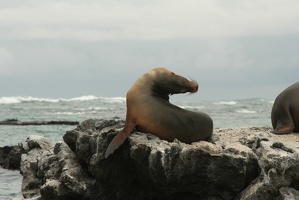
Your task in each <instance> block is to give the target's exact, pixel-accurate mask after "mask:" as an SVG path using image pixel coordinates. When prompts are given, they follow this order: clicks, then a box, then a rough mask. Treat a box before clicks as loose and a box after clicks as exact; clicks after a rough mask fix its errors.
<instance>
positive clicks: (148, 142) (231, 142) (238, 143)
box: [21, 119, 299, 200]
mask: <svg viewBox="0 0 299 200" xmlns="http://www.w3.org/2000/svg"><path fill="white" fill-rule="evenodd" d="M123 126H124V121H117V120H108V121H107V120H96V119H90V120H86V121H84V122H82V123H81V124H80V125H79V126H78V127H77V128H76V129H74V130H72V131H68V132H67V133H66V134H65V135H64V137H63V139H64V142H65V143H64V142H60V143H57V144H56V145H55V148H52V147H51V146H48V145H47V142H43V143H42V144H43V145H41V140H39V139H37V140H38V141H39V142H37V143H38V144H39V145H32V143H33V144H35V142H34V141H27V142H25V143H24V144H23V147H24V149H26V148H27V153H26V154H25V155H23V157H22V165H21V169H22V172H23V176H24V180H23V190H22V191H23V195H24V196H25V198H41V199H103V200H110V199H112V200H117V199H124V200H125V199H130V200H135V199H138V200H139V199H141V200H142V199H144V200H145V199H158V200H159V199H161V200H162V199H163V200H175V199H187V200H188V199H190V200H192V199H210V200H218V199H219V200H220V199H291V198H293V199H296V198H299V196H298V190H299V171H298V170H299V157H298V156H299V139H298V134H288V135H280V136H278V135H273V134H271V133H270V129H269V128H254V127H253V128H226V129H217V130H215V131H214V134H213V137H212V138H211V140H210V141H200V142H195V143H192V144H184V143H181V142H179V141H177V140H175V141H174V142H167V141H164V140H160V139H159V138H157V137H156V136H153V135H151V134H146V133H139V132H134V133H132V134H131V135H130V136H129V138H128V139H127V140H126V141H125V142H124V143H123V144H122V145H121V146H120V148H119V149H117V150H116V151H115V152H114V153H113V154H112V155H110V156H109V157H108V158H107V159H105V158H104V153H105V150H106V148H107V146H108V144H109V142H110V141H111V140H112V138H113V137H114V136H115V134H117V133H118V132H119V131H120V130H121V128H122V127H123ZM32 138H33V137H32ZM29 182H30V183H31V184H29ZM28 185H30V186H31V187H29V186H28Z"/></svg>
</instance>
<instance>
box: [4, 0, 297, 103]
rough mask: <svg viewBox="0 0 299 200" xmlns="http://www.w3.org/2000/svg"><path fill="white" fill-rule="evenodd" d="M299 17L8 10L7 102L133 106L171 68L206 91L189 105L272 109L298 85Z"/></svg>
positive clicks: (283, 6) (285, 13)
mask: <svg viewBox="0 0 299 200" xmlns="http://www.w3.org/2000/svg"><path fill="white" fill-rule="evenodd" d="M298 8H299V1H298V0H284V1H282V0H271V1H269V0H251V1H240V0H227V1H223V0H208V1H207V0H184V1H179V0H150V1H144V0H85V1H81V0H80V1H79V0H69V1H67V0H51V1H48V0H43V1H40V0H26V1H22V0H18V1H16V0H9V1H5V0H0V72H1V73H0V97H5V96H34V97H47V98H48V97H49V98H50V97H53V98H58V97H59V98H70V97H78V96H82V95H95V96H103V97H118V96H125V94H126V92H127V90H128V89H129V87H130V86H131V85H132V83H133V82H134V81H135V80H136V79H137V78H138V77H139V76H140V75H142V74H143V73H145V72H147V71H149V70H150V69H152V68H155V67H166V68H168V69H170V70H172V71H173V72H175V73H177V74H180V75H183V76H185V77H190V78H192V79H195V80H196V81H197V82H198V83H199V86H200V88H199V91H198V93H197V94H195V95H192V96H185V95H183V97H182V98H183V99H185V100H189V99H190V98H191V99H193V100H194V99H195V100H196V99H198V100H215V99H219V100H222V99H243V98H267V99H272V100H273V99H274V98H275V97H276V96H277V95H278V93H280V92H281V91H282V90H283V89H284V88H286V87H287V86H288V85H290V84H292V83H294V82H297V81H298V79H299V77H298V75H299V45H298V44H299V26H298V23H299V12H298ZM181 96H182V95H181Z"/></svg>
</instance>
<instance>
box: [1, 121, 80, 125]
mask: <svg viewBox="0 0 299 200" xmlns="http://www.w3.org/2000/svg"><path fill="white" fill-rule="evenodd" d="M78 124H79V122H77V121H24V122H21V121H19V120H17V119H7V120H4V121H0V125H10V126H28V125H34V126H41V125H71V126H74V125H78Z"/></svg>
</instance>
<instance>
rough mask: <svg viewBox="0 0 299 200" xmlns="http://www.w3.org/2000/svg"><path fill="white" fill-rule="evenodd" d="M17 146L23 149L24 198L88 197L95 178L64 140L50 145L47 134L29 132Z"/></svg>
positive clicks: (54, 199) (53, 199)
mask: <svg viewBox="0 0 299 200" xmlns="http://www.w3.org/2000/svg"><path fill="white" fill-rule="evenodd" d="M20 147H21V148H22V149H23V150H24V151H26V154H23V155H22V159H21V173H22V174H23V182H22V194H23V196H24V197H25V199H26V198H30V199H32V198H34V199H51V200H56V199H57V200H58V199H59V200H60V199H90V198H89V197H90V195H91V194H90V191H92V188H93V187H94V186H93V185H94V183H95V180H94V179H92V178H89V176H88V175H87V174H86V173H85V172H84V170H83V169H82V167H81V166H80V164H79V163H78V160H77V158H76V156H75V154H74V153H73V152H72V151H71V150H70V148H69V147H68V146H67V145H66V144H65V143H64V142H59V143H57V144H56V145H55V147H54V148H53V147H52V146H51V144H50V143H49V141H48V140H47V139H46V138H43V137H40V136H30V137H29V138H28V139H27V140H26V141H25V142H22V143H20Z"/></svg>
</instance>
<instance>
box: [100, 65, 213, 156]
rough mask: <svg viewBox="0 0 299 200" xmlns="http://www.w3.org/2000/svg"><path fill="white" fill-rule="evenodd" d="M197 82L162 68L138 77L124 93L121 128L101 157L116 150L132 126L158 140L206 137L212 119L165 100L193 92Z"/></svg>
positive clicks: (185, 140)
mask: <svg viewBox="0 0 299 200" xmlns="http://www.w3.org/2000/svg"><path fill="white" fill-rule="evenodd" d="M197 90H198V84H197V83H196V82H195V81H189V80H187V79H186V78H184V77H182V76H179V75H177V74H175V73H173V72H171V71H169V70H167V69H165V68H155V69H153V70H151V71H149V72H147V73H145V74H143V75H142V76H141V77H139V78H138V79H137V80H136V82H135V83H134V84H133V85H132V86H131V88H130V89H129V91H128V92H127V96H126V100H127V116H126V123H125V127H124V128H123V129H122V130H121V131H120V132H119V133H118V134H117V135H116V136H115V137H114V138H113V140H112V141H111V143H110V144H109V146H108V148H107V150H106V153H105V157H106V158H107V157H108V156H109V155H110V154H112V153H113V152H114V150H115V149H117V148H118V147H119V146H120V145H121V144H122V143H123V142H124V140H125V139H126V138H127V137H128V136H129V134H130V133H131V132H132V130H133V129H134V127H136V129H137V130H138V131H141V132H146V133H151V134H153V135H156V136H158V137H159V138H160V139H164V140H167V141H173V140H174V139H175V138H177V139H178V140H180V141H181V142H185V143H191V142H195V141H199V140H204V139H207V138H209V137H210V136H211V135H212V132H213V121H212V119H211V118H210V116H209V115H207V114H205V113H202V112H192V111H189V110H184V109H182V108H180V107H177V106H175V105H173V104H171V103H169V95H171V94H178V93H186V92H190V93H195V92H197Z"/></svg>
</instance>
